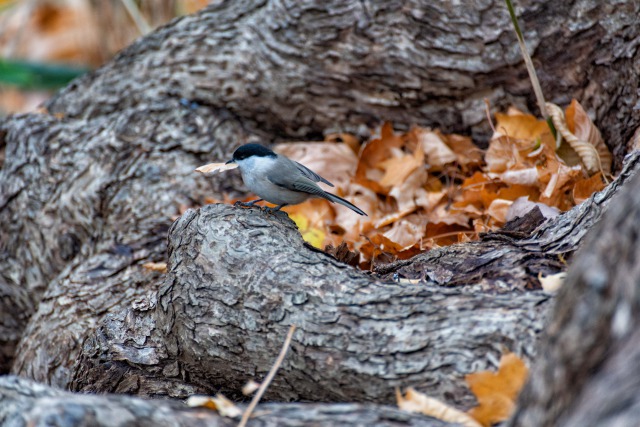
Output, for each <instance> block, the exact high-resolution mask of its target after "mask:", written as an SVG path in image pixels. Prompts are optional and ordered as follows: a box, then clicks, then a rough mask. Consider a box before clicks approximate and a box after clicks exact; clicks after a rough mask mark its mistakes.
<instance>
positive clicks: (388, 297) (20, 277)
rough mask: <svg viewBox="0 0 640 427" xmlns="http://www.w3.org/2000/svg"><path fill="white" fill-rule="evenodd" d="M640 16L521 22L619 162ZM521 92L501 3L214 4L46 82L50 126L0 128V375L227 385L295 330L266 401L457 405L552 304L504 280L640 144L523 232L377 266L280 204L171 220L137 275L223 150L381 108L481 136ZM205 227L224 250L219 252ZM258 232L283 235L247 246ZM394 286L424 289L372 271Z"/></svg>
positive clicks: (231, 184)
mask: <svg viewBox="0 0 640 427" xmlns="http://www.w3.org/2000/svg"><path fill="white" fill-rule="evenodd" d="M639 12H640V5H638V4H637V3H636V2H625V3H624V4H620V5H616V6H615V7H614V6H613V5H609V4H604V2H595V3H594V2H589V1H586V0H584V1H580V0H578V1H574V2H533V1H531V2H523V9H522V10H521V13H520V14H521V17H522V20H523V25H524V27H525V28H526V29H527V34H526V37H527V40H528V41H529V43H530V44H531V46H532V47H533V50H534V59H535V60H536V61H538V62H539V63H540V67H539V70H540V71H542V82H543V88H544V89H545V90H546V92H547V93H548V94H553V98H552V99H551V100H553V101H555V102H558V103H566V102H567V101H568V100H569V99H570V98H571V97H576V98H579V99H580V100H581V102H582V103H583V104H584V105H586V106H587V107H588V108H589V109H590V110H591V111H592V112H594V115H595V118H596V122H597V123H598V124H599V125H600V127H601V129H602V130H603V132H604V134H605V136H606V137H607V139H608V143H609V144H610V146H611V147H612V148H613V150H614V153H615V154H616V159H617V160H618V164H620V160H621V158H622V156H623V154H624V153H625V152H626V150H627V146H626V141H627V139H628V137H629V136H630V135H631V134H632V132H633V130H634V128H635V127H637V125H638V124H639V123H640V117H639V114H638V110H637V109H635V110H634V109H633V106H634V105H635V104H636V103H637V102H638V92H637V84H636V83H635V82H637V80H638V79H637V77H638V70H639V69H640V66H638V65H639V63H640V59H639V58H640V53H639V51H638V50H637V40H638V39H639V36H638V31H640V26H638V25H635V23H636V20H637V16H638V15H639ZM603 16H607V18H608V19H602V17H603ZM560 24H561V25H560ZM525 82H526V78H525V72H524V68H523V66H522V64H521V60H520V56H519V53H518V52H517V45H516V43H515V41H514V36H513V34H512V30H511V25H510V23H509V22H508V18H507V16H506V13H505V11H504V10H503V7H502V4H501V3H500V2H498V1H497V0H494V1H488V2H486V4H484V6H483V7H482V8H477V9H476V8H470V7H468V6H467V5H463V4H461V5H460V6H453V5H452V3H450V2H446V1H443V2H435V3H434V2H429V3H428V4H427V3H425V4H421V3H419V2H416V3H411V4H406V3H404V2H403V3H398V4H396V3H389V2H384V3H380V4H377V3H376V4H369V3H362V2H355V1H354V2H344V1H333V2H324V1H323V2H319V1H309V2H304V3H301V2H278V1H263V2H225V3H223V4H219V5H213V6H210V7H209V8H208V9H206V10H205V11H204V12H202V13H199V14H197V15H193V16H189V17H185V18H182V19H179V20H176V21H174V22H173V23H171V24H169V25H167V26H165V27H163V28H161V29H159V30H158V31H156V32H155V33H153V34H152V35H150V36H148V37H146V38H144V39H141V40H140V41H138V42H137V43H135V44H134V45H133V46H131V47H130V48H128V49H126V50H125V51H123V52H122V53H121V54H120V55H119V56H118V57H117V58H116V59H115V60H114V61H113V62H112V63H110V64H108V65H107V66H105V67H103V68H102V69H100V70H98V71H97V72H95V73H92V74H90V75H87V76H86V77H84V78H81V79H79V80H77V81H76V82H74V83H72V84H71V85H70V86H69V87H68V88H67V89H65V90H63V91H62V92H61V93H60V94H58V95H57V96H56V97H55V98H54V99H53V100H52V101H50V102H49V103H48V105H47V107H48V109H49V111H50V112H51V113H56V115H55V116H53V115H52V116H49V115H43V114H40V115H23V116H15V117H11V118H9V119H7V120H6V121H4V122H3V123H2V124H1V125H0V146H1V147H2V149H3V151H4V155H3V156H0V158H3V159H4V160H3V162H2V169H1V170H0V190H1V191H0V222H1V223H2V224H3V226H2V229H0V245H1V246H0V252H1V253H2V256H1V257H0V296H1V298H0V313H2V328H0V344H1V347H0V370H6V369H8V368H9V366H11V367H12V371H13V372H14V373H17V374H19V375H22V376H26V377H30V378H33V379H35V380H37V381H41V382H44V383H47V384H53V385H56V386H60V387H63V388H69V387H71V388H73V389H74V390H84V391H112V392H129V393H134V394H140V395H145V396H175V397H184V396H185V395H187V394H191V393H194V392H202V391H212V390H218V389H223V390H225V391H229V392H232V393H233V392H237V390H238V389H239V386H240V385H241V384H242V382H244V380H246V379H247V377H248V376H249V375H258V376H260V375H261V373H263V372H265V370H266V369H268V367H269V366H270V363H271V361H272V359H273V356H274V354H275V348H277V347H278V346H279V345H280V343H281V338H282V337H283V335H284V331H285V329H286V326H287V325H288V324H290V323H295V324H297V325H298V326H299V327H300V330H299V332H298V334H297V335H296V340H295V342H294V345H293V348H292V352H291V354H290V359H289V360H288V361H287V362H286V364H285V366H284V367H283V369H282V372H281V376H279V377H278V379H277V381H276V383H275V384H274V387H273V388H272V389H270V395H269V396H268V397H269V398H271V399H284V400H286V399H294V398H295V399H308V400H316V399H328V400H348V399H353V400H361V401H362V400H372V401H384V402H388V401H389V399H390V397H391V396H390V394H391V390H392V387H393V386H394V385H412V384H413V385H418V386H420V387H422V388H423V389H426V388H429V390H433V393H430V394H432V395H436V396H440V397H444V398H445V399H447V400H449V401H452V402H456V403H458V404H460V405H461V406H468V405H470V403H471V398H470V396H469V395H468V394H467V393H466V392H464V391H462V383H461V378H462V376H463V375H464V373H465V372H470V371H476V370H478V369H485V368H487V367H491V366H495V364H496V361H497V357H498V354H499V353H500V351H501V350H502V348H501V346H502V345H505V346H506V347H508V348H511V349H513V350H516V351H518V352H519V353H520V354H521V355H523V356H524V357H526V358H528V359H531V358H532V357H533V356H534V355H535V353H536V345H537V339H538V332H539V331H540V330H541V329H542V322H543V320H544V317H545V314H546V311H547V310H548V309H549V306H550V304H549V298H548V297H547V296H544V295H541V294H540V293H536V292H533V293H527V294H523V293H522V290H523V289H525V288H530V287H531V285H532V283H534V279H533V278H534V277H536V276H537V273H538V272H543V273H550V272H557V271H559V270H561V269H563V268H564V266H563V264H562V263H561V262H560V261H559V259H558V255H563V256H567V257H568V256H570V255H571V253H572V252H573V251H574V250H575V249H576V248H577V247H578V246H579V245H580V243H581V240H582V237H583V236H584V234H585V232H586V231H587V230H588V229H589V228H591V226H592V225H593V223H594V222H595V221H596V220H597V219H598V218H599V217H600V215H601V207H602V206H604V205H606V204H608V202H609V200H610V199H611V196H612V195H613V194H615V193H616V192H617V191H618V187H619V185H621V184H622V183H623V182H626V181H627V180H628V178H629V176H630V175H631V174H632V172H633V171H635V170H636V169H637V166H638V159H637V157H633V158H632V159H630V161H629V168H628V170H627V171H626V172H625V173H624V174H623V175H622V177H621V179H619V180H618V181H616V182H615V183H614V184H612V185H611V186H609V187H608V188H607V189H606V190H605V191H603V192H602V193H600V194H599V195H598V196H596V197H595V198H594V199H593V200H592V201H591V202H590V203H587V204H583V205H581V206H580V207H577V208H576V209H574V210H572V211H571V212H569V213H568V214H566V215H563V216H561V217H560V218H558V219H556V220H554V221H551V222H547V223H545V224H543V225H541V227H540V228H538V229H537V230H536V231H535V232H534V233H533V234H531V235H529V234H528V233H523V234H521V235H518V233H511V234H509V233H498V234H494V235H491V236H487V238H486V239H485V240H483V241H482V242H478V243H472V244H468V245H460V246H455V247H452V248H448V249H441V250H438V251H433V252H430V253H428V254H424V255H422V256H420V257H417V258H415V259H413V260H411V261H410V262H403V263H400V264H396V265H392V266H389V267H387V268H383V269H380V270H379V274H380V276H379V278H378V279H376V278H374V277H367V276H364V275H363V274H361V273H358V272H355V271H354V270H351V269H348V268H346V267H343V266H340V265H338V264H337V263H336V262H335V261H332V260H330V259H329V258H327V257H326V256H325V255H320V254H318V253H316V252H314V251H311V250H309V249H305V248H304V247H303V246H302V243H301V241H300V239H299V237H298V236H297V234H296V231H295V230H294V229H293V228H292V227H291V225H290V224H287V223H286V222H280V220H278V219H277V217H265V216H264V215H260V214H259V213H257V212H246V211H241V212H238V211H236V210H233V209H231V208H228V207H227V208H225V207H209V208H206V209H203V210H201V211H199V212H193V211H188V212H187V213H186V214H185V215H184V216H183V217H181V219H180V221H179V222H177V223H176V225H175V226H174V228H173V231H174V232H173V233H172V234H171V240H170V244H171V246H170V248H171V251H172V252H171V257H172V258H171V260H172V261H171V271H170V273H169V274H168V275H167V277H166V278H163V277H162V276H161V275H160V274H159V273H155V272H151V271H148V270H145V269H144V268H142V267H141V265H142V264H143V263H144V262H146V261H160V260H163V259H165V257H166V255H165V254H166V249H167V244H166V241H165V238H166V233H167V230H169V227H170V225H171V223H172V220H173V218H174V217H176V216H178V215H179V214H180V213H181V212H182V210H183V206H191V205H194V204H199V203H200V202H202V200H203V198H204V197H205V196H207V195H219V194H220V193H221V191H222V190H223V189H231V190H233V189H241V186H240V185H239V183H238V180H237V177H236V178H235V179H229V180H226V177H225V180H220V179H218V180H207V179H204V178H202V177H199V176H196V175H194V174H193V172H192V171H193V169H194V168H195V167H196V166H198V165H200V164H202V163H205V162H208V161H210V160H212V159H221V158H226V157H227V156H228V154H229V153H230V151H231V150H232V149H233V147H235V146H237V145H238V144H240V143H244V142H248V141H250V140H253V139H260V140H262V141H264V142H267V143H269V142H272V141H274V140H276V139H289V138H296V137H300V136H307V137H309V136H315V135H320V134H321V133H322V132H325V131H327V130H331V129H340V130H355V131H358V132H361V131H362V126H363V125H372V124H375V123H378V122H379V121H381V120H392V121H394V122H396V123H397V124H399V125H400V126H408V125H411V124H420V125H438V126H441V127H444V128H445V129H447V130H460V131H462V130H468V129H471V131H472V132H474V133H476V134H482V133H483V128H482V126H481V125H480V123H481V121H482V120H483V119H482V117H483V116H484V107H483V105H484V104H483V99H484V98H485V97H487V98H489V99H490V100H491V101H492V103H493V104H494V105H496V106H504V105H507V104H516V105H520V106H523V107H526V106H527V105H528V106H531V105H532V100H531V99H530V98H529V96H528V93H529V90H528V83H525ZM185 100H187V101H196V103H195V104H194V103H189V102H184V101H185ZM60 116H62V118H58V117H60ZM189 221H191V222H189ZM242 221H244V224H251V225H250V226H249V225H243V223H242ZM212 224H214V225H212ZM220 229H226V230H227V231H228V233H229V237H225V238H227V239H228V240H227V241H231V242H233V246H232V247H233V248H234V249H233V250H222V252H220V251H219V250H220V244H221V239H222V237H221V236H220V235H218V234H217V233H219V230H220ZM265 230H269V232H268V233H271V235H272V236H273V235H277V236H279V237H278V239H275V240H276V242H277V241H280V242H281V244H280V245H278V244H273V243H272V242H271V241H270V242H269V244H266V245H265V244H264V243H263V244H262V245H258V244H257V243H258V242H264V240H266V239H267V237H266V232H265ZM178 231H179V232H178ZM253 233H257V235H256V236H253ZM182 239H184V240H182ZM222 241H224V240H222ZM282 242H286V244H288V245H289V246H286V245H284V246H283V243H282ZM212 245H213V246H212ZM216 247H217V248H218V249H219V250H218V251H216V250H214V249H215V248H216ZM292 249H295V250H292ZM258 254H264V256H271V257H273V259H272V260H270V261H268V260H266V259H263V258H260V256H259V255H258ZM252 257H253V258H252ZM256 257H257V258H256ZM287 257H288V258H287ZM231 259H233V260H234V262H235V263H236V264H237V265H232V264H231V261H230V260H231ZM261 259H262V260H263V261H260V260H261ZM256 260H258V261H256ZM285 260H288V261H285ZM291 260H294V261H291ZM267 262H268V263H269V266H270V267H271V268H270V269H266V268H265V270H264V274H263V275H259V276H258V275H256V274H253V275H252V272H254V269H253V267H251V268H250V265H255V264H260V263H263V264H264V263H267ZM292 267H296V268H292ZM217 268H221V270H220V272H216V269H217ZM222 268H224V269H222ZM276 272H280V275H279V276H278V275H277V274H276ZM303 272H304V274H303ZM223 274H227V276H223ZM393 277H410V278H416V277H417V278H422V279H426V280H425V282H426V283H425V284H422V285H418V286H408V285H403V286H400V285H398V284H394V283H391V282H389V281H387V282H382V281H381V280H380V279H391V278H393ZM311 278H313V280H312V279H311ZM234 279H237V280H234ZM258 279H259V280H258ZM435 285H448V286H447V287H452V286H454V285H467V286H462V287H460V288H458V289H444V288H442V287H438V286H435ZM161 286H162V288H161V292H160V294H159V296H158V297H156V293H157V292H158V289H159V288H160V287H161ZM299 288H301V289H299ZM498 293H503V295H495V294H498ZM32 314H33V315H32ZM213 314H216V315H217V317H215V316H212V315H213ZM519 316H520V317H523V318H519ZM473 322H477V323H475V324H476V325H477V326H475V327H473V328H470V327H469V325H470V324H472V323H473ZM445 326H446V328H450V329H446V328H445ZM394 329H395V330H396V331H398V330H399V331H402V334H398V333H396V332H393V330H394ZM469 330H470V332H469ZM463 332H464V334H463ZM189 334H193V335H189ZM19 338H21V341H20V344H19V346H18V347H17V350H16V342H17V340H18V339H19ZM461 349H465V350H464V351H461ZM14 354H15V357H16V358H15V360H12V359H13V357H14ZM323 374H324V375H323ZM2 387H3V386H1V385H0V389H2ZM313 387H315V388H313Z"/></svg>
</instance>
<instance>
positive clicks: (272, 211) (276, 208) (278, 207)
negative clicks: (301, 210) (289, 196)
mask: <svg viewBox="0 0 640 427" xmlns="http://www.w3.org/2000/svg"><path fill="white" fill-rule="evenodd" d="M285 206H287V203H284V204H282V205H278V206H276V207H275V208H269V207H266V208H264V209H265V210H267V211H269V212H271V213H276V212H278V211H280V209H282V208H284V207H285Z"/></svg>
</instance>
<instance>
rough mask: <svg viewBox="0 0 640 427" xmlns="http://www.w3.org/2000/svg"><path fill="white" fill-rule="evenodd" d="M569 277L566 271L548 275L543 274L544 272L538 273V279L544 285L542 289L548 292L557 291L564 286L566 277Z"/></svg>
mask: <svg viewBox="0 0 640 427" xmlns="http://www.w3.org/2000/svg"><path fill="white" fill-rule="evenodd" d="M566 277H567V273H566V272H564V271H563V272H561V273H557V274H550V275H548V276H544V277H543V276H542V273H540V274H538V280H539V281H540V285H541V286H542V290H543V291H545V292H548V293H555V292H557V291H558V289H560V288H561V287H562V284H563V283H564V279H565V278H566Z"/></svg>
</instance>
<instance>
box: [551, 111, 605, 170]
mask: <svg viewBox="0 0 640 427" xmlns="http://www.w3.org/2000/svg"><path fill="white" fill-rule="evenodd" d="M571 107H572V108H571V109H567V112H568V113H570V114H571V118H569V117H568V116H565V114H564V112H563V111H562V108H560V107H558V106H557V105H555V104H552V103H551V102H547V111H549V114H550V115H551V119H552V120H553V124H554V126H555V127H556V129H557V130H558V132H560V134H561V135H562V137H563V138H564V140H565V141H566V142H567V143H568V144H569V145H570V146H571V148H573V149H574V150H575V152H576V153H578V156H580V159H581V160H582V163H583V164H584V166H585V168H586V170H587V172H589V174H594V173H596V172H598V171H602V172H603V173H609V172H610V170H611V153H610V152H609V150H608V148H607V147H606V145H605V144H604V141H603V140H602V136H601V135H600V131H599V130H598V129H597V128H596V127H595V125H594V124H593V122H592V121H591V119H589V116H588V115H587V114H586V112H585V111H584V109H583V108H582V106H580V104H579V103H578V102H577V101H576V100H573V101H572V102H571ZM569 120H570V121H571V124H572V125H573V129H574V131H578V132H579V135H577V134H575V133H574V132H572V130H571V129H570V127H569Z"/></svg>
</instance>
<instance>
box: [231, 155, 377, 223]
mask: <svg viewBox="0 0 640 427" xmlns="http://www.w3.org/2000/svg"><path fill="white" fill-rule="evenodd" d="M229 163H236V164H237V165H238V168H240V172H241V173H242V180H243V181H244V183H245V185H246V186H247V187H248V188H249V190H251V192H253V193H255V194H256V195H257V196H258V197H260V198H259V199H256V200H253V201H251V202H249V203H238V204H240V205H242V206H249V207H250V206H253V205H254V204H255V203H257V202H260V201H262V200H266V201H267V202H269V203H273V204H275V205H277V206H276V207H275V208H273V209H272V210H274V211H278V210H280V208H282V207H283V206H287V205H297V204H298V203H302V202H304V201H305V200H307V199H308V198H310V197H319V198H322V199H327V200H329V201H330V202H333V203H339V204H341V205H343V206H346V207H348V208H349V209H351V210H352V211H354V212H355V213H357V214H359V215H364V216H367V214H366V213H364V211H363V210H362V209H360V208H359V207H357V206H355V205H354V204H352V203H350V202H348V201H346V200H345V199H343V198H341V197H338V196H336V195H335V194H331V193H328V192H326V191H324V190H323V189H322V188H320V187H319V186H318V184H316V182H324V183H325V184H327V185H329V186H331V187H333V184H332V183H330V182H329V181H327V180H326V179H324V178H323V177H321V176H320V175H318V174H317V173H315V172H313V171H312V170H311V169H309V168H307V167H306V166H304V165H302V164H300V163H298V162H294V161H293V160H291V159H289V158H287V157H285V156H283V155H281V154H276V153H274V152H273V151H271V150H270V149H268V148H267V147H264V146H262V145H259V144H245V145H242V146H240V147H238V149H236V151H235V152H234V153H233V158H232V159H231V160H229V161H228V162H226V163H225V164H229Z"/></svg>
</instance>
